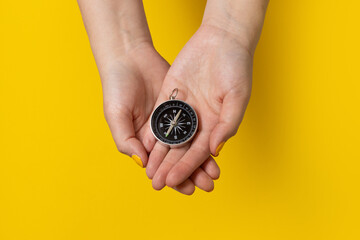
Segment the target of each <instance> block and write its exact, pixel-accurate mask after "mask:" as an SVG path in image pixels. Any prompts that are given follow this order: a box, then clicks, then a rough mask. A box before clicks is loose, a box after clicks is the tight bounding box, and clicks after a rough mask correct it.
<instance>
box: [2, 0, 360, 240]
mask: <svg viewBox="0 0 360 240" xmlns="http://www.w3.org/2000/svg"><path fill="white" fill-rule="evenodd" d="M204 6H205V1H204V0H176V1H175V0H172V1H165V0H145V8H146V13H147V16H148V20H149V24H150V28H151V32H152V34H153V39H154V43H155V46H156V48H157V49H158V50H159V52H160V53H161V54H162V55H163V56H164V57H165V58H166V59H167V60H168V61H169V62H172V61H173V60H174V59H175V57H176V55H177V53H178V52H179V51H180V49H181V48H182V46H183V45H184V44H185V43H186V41H187V40H188V39H189V38H190V37H191V35H192V34H193V33H194V32H195V31H196V29H197V27H198V26H199V24H200V22H201V17H202V13H203V9H204ZM359 7H360V4H359V1H356V0H353V1H350V0H349V1H335V0H333V1H326V0H318V1H313V0H304V1H288V0H282V1H280V0H279V1H275V0H274V1H271V3H270V5H269V9H268V13H267V16H266V22H265V25H264V29H263V33H262V37H261V40H260V43H259V45H258V48H257V52H256V54H255V63H254V84H253V94H252V98H251V102H250V104H249V108H248V111H247V114H246V117H245V119H244V122H243V124H242V126H241V128H240V130H239V132H238V134H237V136H236V137H235V138H233V139H232V140H230V141H229V142H228V143H227V144H226V145H225V147H224V149H223V150H222V153H221V154H220V157H219V158H218V159H217V160H218V163H219V165H220V167H221V170H222V176H221V178H220V179H219V180H218V181H217V182H216V187H215V191H214V192H213V193H210V194H209V193H204V192H201V191H197V192H196V193H195V194H194V195H193V196H191V197H188V196H183V195H180V194H179V193H177V192H175V191H173V190H172V189H165V190H163V191H161V192H156V191H154V190H153V189H152V188H151V182H150V181H149V180H148V179H147V177H146V175H145V171H144V170H143V169H140V168H138V166H137V165H136V164H135V163H134V162H133V161H132V160H131V159H130V158H128V157H126V156H123V155H121V154H120V153H118V152H117V151H116V148H115V145H114V144H113V141H112V139H111V135H110V132H109V130H108V127H107V125H106V122H105V120H104V117H103V112H102V94H101V86H100V80H99V76H98V73H97V69H96V66H95V62H94V59H93V56H92V53H91V50H90V46H89V43H88V39H87V36H86V32H85V29H84V27H83V23H82V19H81V16H80V12H79V9H78V7H77V4H76V1H69V0H68V1H48V0H35V1H12V0H0V239H1V240H8V239H36V240H38V239H359V238H360V235H359V214H360V211H359V202H360V199H359V184H360V181H359V170H360V166H359V160H360V154H359V145H360V144H359V142H360V141H359V135H360V128H359V123H360V119H359V103H360V82H359V80H360V77H359V54H360V48H359V43H360V34H359V24H360V20H359V14H360V13H359V11H360V8H359Z"/></svg>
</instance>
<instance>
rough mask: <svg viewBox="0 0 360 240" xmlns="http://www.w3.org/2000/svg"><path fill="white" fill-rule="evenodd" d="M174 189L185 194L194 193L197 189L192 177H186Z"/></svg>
mask: <svg viewBox="0 0 360 240" xmlns="http://www.w3.org/2000/svg"><path fill="white" fill-rule="evenodd" d="M173 189H174V190H176V191H178V192H180V193H182V194H185V195H192V194H193V193H194V191H195V185H194V183H193V182H192V181H191V180H190V179H186V180H185V182H183V183H182V184H180V185H178V186H176V187H173Z"/></svg>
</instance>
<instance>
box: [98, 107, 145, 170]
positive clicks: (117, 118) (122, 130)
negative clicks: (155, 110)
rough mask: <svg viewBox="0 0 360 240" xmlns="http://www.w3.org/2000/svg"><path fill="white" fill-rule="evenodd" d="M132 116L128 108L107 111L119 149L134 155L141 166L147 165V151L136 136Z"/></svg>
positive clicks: (111, 129) (106, 114)
mask: <svg viewBox="0 0 360 240" xmlns="http://www.w3.org/2000/svg"><path fill="white" fill-rule="evenodd" d="M132 116H133V115H132V113H131V111H129V110H127V109H126V108H119V109H117V111H116V113H113V112H112V113H105V117H106V120H107V122H108V125H109V127H110V131H111V134H112V136H113V138H114V141H115V143H116V146H117V149H118V150H119V151H120V152H121V153H124V154H126V155H128V156H130V157H132V158H133V159H134V161H135V162H136V163H137V164H138V165H139V166H140V167H145V166H146V164H147V160H148V156H147V152H146V150H145V148H144V146H143V144H142V143H141V142H140V141H139V140H138V139H137V138H136V136H135V130H134V124H133V117H132Z"/></svg>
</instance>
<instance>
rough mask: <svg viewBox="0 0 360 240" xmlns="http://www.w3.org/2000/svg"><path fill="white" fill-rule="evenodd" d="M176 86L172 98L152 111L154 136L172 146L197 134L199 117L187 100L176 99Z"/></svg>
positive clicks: (151, 123)
mask: <svg viewBox="0 0 360 240" xmlns="http://www.w3.org/2000/svg"><path fill="white" fill-rule="evenodd" d="M177 93H178V89H177V88H175V89H174V90H173V92H172V94H171V95H170V100H168V101H165V102H163V103H161V104H160V105H159V106H158V107H157V108H156V109H155V110H154V112H153V113H152V115H151V118H150V128H151V131H152V133H153V134H154V137H155V138H156V139H157V140H158V141H160V142H161V143H163V144H165V145H169V146H171V147H175V146H181V145H183V144H185V143H187V142H189V141H190V140H191V139H192V138H193V137H194V136H195V134H196V131H197V128H198V117H197V115H196V112H195V110H194V109H193V108H192V107H191V106H190V105H189V104H187V103H186V102H184V101H181V100H177V99H175V97H176V95H177Z"/></svg>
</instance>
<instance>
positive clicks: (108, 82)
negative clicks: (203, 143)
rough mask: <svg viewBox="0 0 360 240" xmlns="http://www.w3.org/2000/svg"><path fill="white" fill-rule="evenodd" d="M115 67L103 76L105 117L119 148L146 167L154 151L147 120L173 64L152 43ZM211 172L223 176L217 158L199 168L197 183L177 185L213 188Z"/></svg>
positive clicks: (188, 189)
mask: <svg viewBox="0 0 360 240" xmlns="http://www.w3.org/2000/svg"><path fill="white" fill-rule="evenodd" d="M129 56H130V57H129ZM114 66H115V67H114V68H113V69H111V70H109V71H108V74H107V75H106V76H102V77H103V78H104V79H105V80H104V81H103V92H104V109H105V116H106V119H107V122H108V124H109V126H110V129H111V132H112V134H113V137H114V140H115V142H116V144H117V147H118V149H119V151H120V152H123V153H125V154H127V155H129V156H131V155H133V154H137V155H139V157H140V158H141V160H142V163H143V165H144V166H146V163H147V159H148V156H147V153H148V152H150V151H151V150H152V147H149V144H148V142H147V141H146V139H149V137H152V134H151V132H149V126H148V124H147V120H148V119H149V117H150V114H151V112H152V110H153V108H154V106H155V102H156V100H157V98H158V95H159V92H160V89H161V85H162V83H163V79H164V78H165V75H166V74H167V72H168V70H169V67H170V66H169V64H168V63H167V62H166V61H165V60H164V59H163V58H162V57H161V56H160V55H159V54H158V53H157V52H156V51H155V50H154V48H153V47H152V46H150V47H149V46H145V47H139V48H137V49H136V50H134V51H133V52H131V53H129V55H128V57H127V58H126V59H120V60H119V61H117V62H116V63H115V64H114ZM150 135H151V136H150ZM204 170H205V171H206V172H205V171H204ZM207 172H208V173H209V174H210V176H211V177H212V178H213V179H215V178H217V177H218V175H219V173H218V172H219V171H218V166H217V165H216V163H215V161H214V160H213V159H209V161H208V162H207V164H206V165H205V167H204V169H199V170H198V172H197V174H194V177H193V182H192V181H191V180H188V179H184V181H183V182H182V183H179V184H178V186H174V188H175V189H176V190H178V191H180V192H182V193H185V194H191V193H192V192H193V191H194V183H195V184H196V185H197V186H199V187H200V188H202V189H204V190H207V191H210V190H212V187H211V184H212V179H211V178H210V177H209V175H208V173H207Z"/></svg>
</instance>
